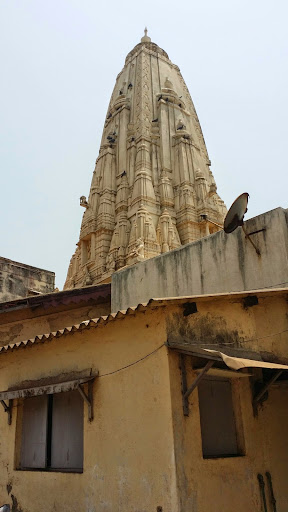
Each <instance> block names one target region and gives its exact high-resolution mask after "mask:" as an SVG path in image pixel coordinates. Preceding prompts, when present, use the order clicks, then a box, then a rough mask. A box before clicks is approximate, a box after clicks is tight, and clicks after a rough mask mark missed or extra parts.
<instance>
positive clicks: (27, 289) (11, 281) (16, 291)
mask: <svg viewBox="0 0 288 512" xmlns="http://www.w3.org/2000/svg"><path fill="white" fill-rule="evenodd" d="M54 288H55V273H54V272H51V271H50V270H43V269H42V268H37V267H32V266H31V265H25V264H24V263H19V262H17V261H12V260H9V259H7V258H2V257H0V302H6V301H10V300H13V299H19V298H21V297H30V296H32V295H40V294H42V293H50V292H53V291H54Z"/></svg>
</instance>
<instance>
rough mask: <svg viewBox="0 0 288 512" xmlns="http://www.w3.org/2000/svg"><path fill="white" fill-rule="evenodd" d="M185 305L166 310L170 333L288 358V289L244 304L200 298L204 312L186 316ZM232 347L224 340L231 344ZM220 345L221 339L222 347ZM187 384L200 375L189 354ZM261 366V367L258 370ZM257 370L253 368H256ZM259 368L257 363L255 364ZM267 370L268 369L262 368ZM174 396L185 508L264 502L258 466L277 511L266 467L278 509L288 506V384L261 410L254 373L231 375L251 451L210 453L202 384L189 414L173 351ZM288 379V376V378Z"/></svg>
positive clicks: (244, 509)
mask: <svg viewBox="0 0 288 512" xmlns="http://www.w3.org/2000/svg"><path fill="white" fill-rule="evenodd" d="M184 307H185V306H182V307H179V306H178V307H177V306H174V307H171V308H169V313H168V315H167V329H168V339H171V340H174V341H179V342H180V341H182V342H183V340H184V339H185V341H186V343H189V342H190V343H191V344H197V343H199V344H202V346H204V347H205V346H207V348H213V345H214V348H215V349H218V347H217V346H215V344H216V342H217V340H218V343H219V340H221V339H222V343H223V344H222V349H223V351H225V348H226V350H227V348H228V349H229V348H230V349H231V348H234V349H237V348H242V349H244V350H246V351H249V350H254V351H257V352H258V351H259V352H260V353H262V354H263V356H265V355H266V356H270V357H271V356H272V355H273V357H276V358H277V357H279V358H280V359H282V361H283V360H285V359H286V360H287V358H288V337H287V335H288V320H287V318H288V317H287V302H286V298H285V296H284V297H283V298H279V299H276V298H275V300H271V298H270V299H265V300H259V304H258V305H257V306H253V307H250V308H244V307H243V302H242V301H240V302H239V301H237V302H233V301H223V300H215V301H214V302H213V304H212V303H211V301H204V300H203V301H199V302H197V309H198V313H197V314H191V315H189V316H186V317H184V316H183V310H184ZM224 347H225V348H224ZM219 350H221V347H220V348H219ZM186 369H187V379H188V387H189V385H190V384H191V383H192V382H193V380H194V379H195V378H196V377H197V375H198V374H197V373H196V372H195V371H193V369H192V362H191V357H190V356H186ZM254 372H255V371H254ZM250 373H251V372H250ZM252 373H253V370H252ZM260 377H261V373H260ZM170 383H171V400H172V404H173V428H174V443H175V459H176V468H177V469H176V471H177V485H178V489H179V500H180V510H181V512H191V510H193V511H194V510H195V511H197V512H231V511H232V510H233V511H237V512H248V511H249V512H250V511H258V510H259V511H262V510H264V509H263V508H262V507H263V503H262V499H261V496H260V490H259V482H258V479H257V474H258V473H261V474H262V475H263V476H264V481H265V484H266V485H265V492H266V499H267V510H268V512H273V510H274V509H273V507H272V502H271V497H270V494H269V489H268V485H267V479H266V476H265V473H266V472H267V471H269V472H270V473H271V476H272V483H273V490H274V495H275V499H276V506H277V512H287V510H288V488H287V478H288V464H287V461H288V437H287V432H288V409H287V400H288V386H286V383H285V382H282V383H280V384H276V383H275V385H273V387H272V388H271V390H270V391H269V394H268V399H267V400H266V401H264V402H263V403H262V404H261V405H260V406H259V407H258V414H257V415H256V416H254V411H253V406H252V398H253V392H252V385H251V381H250V379H249V378H232V379H231V383H232V392H233V405H234V414H235V419H236V426H237V434H238V436H237V437H238V445H239V447H240V449H241V452H242V453H244V456H236V457H226V458H215V459H212V458H211V459H204V458H203V455H202V439H201V426H200V412H199V402H198V391H197V389H195V390H194V391H193V393H192V394H191V395H190V397H189V409H190V414H189V416H188V417H186V416H184V414H183V408H182V400H181V398H182V397H181V375H180V371H179V354H178V353H177V352H175V351H174V352H171V354H170ZM287 384H288V381H287Z"/></svg>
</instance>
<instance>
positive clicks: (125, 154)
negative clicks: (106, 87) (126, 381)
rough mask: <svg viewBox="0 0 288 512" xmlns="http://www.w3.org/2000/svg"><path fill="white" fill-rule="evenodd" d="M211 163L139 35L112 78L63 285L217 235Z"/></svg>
mask: <svg viewBox="0 0 288 512" xmlns="http://www.w3.org/2000/svg"><path fill="white" fill-rule="evenodd" d="M210 165H211V162H210V160H209V156H208V153H207V149H206V145H205V141H204V137H203V134H202V130H201V126H200V123H199V120H198V117H197V114H196V110H195V107H194V105H193V102H192V99H191V96H190V94H189V91H188V88H187V86H186V84H185V82H184V79H183V77H182V75H181V73H180V69H179V68H178V66H176V65H175V64H173V63H172V62H171V61H170V59H169V57H168V55H167V53H166V52H165V51H164V50H162V49H161V48H159V46H157V44H155V43H153V42H151V39H150V37H148V36H147V30H146V29H145V35H144V37H142V39H141V42H140V43H139V44H137V45H136V46H135V48H133V50H132V51H131V52H130V53H129V54H128V55H127V57H126V61H125V65H124V68H123V70H122V71H121V72H120V73H119V75H118V76H117V79H116V85H115V87H114V90H113V93H112V97H111V100H110V104H109V107H108V111H107V116H106V119H105V123H104V129H103V135H102V140H101V146H100V150H99V156H98V158H97V160H96V165H95V170H94V172H93V178H92V183H91V189H90V194H89V197H88V200H87V199H86V197H85V196H82V197H81V198H80V204H81V206H83V207H84V208H85V212H84V215H83V220H82V225H81V231H80V239H79V242H78V244H77V245H78V247H77V249H76V252H75V254H74V255H73V256H72V259H71V262H70V266H69V270H68V275H67V279H66V283H65V288H74V287H81V286H86V285H91V284H97V283H101V282H107V281H109V280H110V276H111V274H112V273H113V272H114V271H115V270H118V269H120V268H122V267H124V266H129V265H132V264H133V263H136V262H138V261H142V260H144V259H148V258H151V257H153V256H157V255H159V254H161V253H165V252H168V251H170V250H171V249H175V248H177V247H179V246H181V245H184V244H187V243H188V242H192V241H194V240H197V239H199V238H201V237H205V236H207V235H209V234H211V233H214V232H216V231H218V230H220V229H222V227H223V219H224V217H225V214H226V207H225V205H224V203H223V201H222V199H220V197H219V196H218V194H217V187H216V183H215V180H214V177H213V174H212V172H211V170H210Z"/></svg>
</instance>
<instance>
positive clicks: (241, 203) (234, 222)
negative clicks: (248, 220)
mask: <svg viewBox="0 0 288 512" xmlns="http://www.w3.org/2000/svg"><path fill="white" fill-rule="evenodd" d="M248 197H249V194H248V192H244V193H243V194H241V196H239V197H237V199H235V201H234V203H233V204H232V205H231V206H230V209H229V210H228V212H227V215H226V217H225V220H224V231H225V233H232V232H233V231H235V229H236V228H238V226H241V227H242V229H243V232H244V234H245V238H248V240H249V242H250V243H251V244H252V245H253V247H254V249H255V251H256V253H257V254H258V256H261V253H260V251H259V249H258V247H256V245H255V244H254V242H253V240H251V238H250V235H254V234H256V233H258V232H259V231H253V233H247V231H246V229H245V228H244V224H243V219H244V215H245V213H246V212H247V204H248ZM260 231H261V230H260Z"/></svg>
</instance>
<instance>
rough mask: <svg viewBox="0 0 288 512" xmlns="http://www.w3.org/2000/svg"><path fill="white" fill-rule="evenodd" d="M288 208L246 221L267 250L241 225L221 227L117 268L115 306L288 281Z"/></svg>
mask: <svg viewBox="0 0 288 512" xmlns="http://www.w3.org/2000/svg"><path fill="white" fill-rule="evenodd" d="M287 223H288V210H284V209H283V208H276V209H275V210H271V211H269V212H266V213H263V214H261V215H259V216H257V217H254V218H252V219H249V220H248V221H246V222H245V229H246V231H247V232H248V233H251V232H255V231H259V232H258V233H256V234H253V235H251V238H252V240H253V242H254V243H255V245H256V246H257V247H258V248H259V250H260V253H261V255H260V256H258V255H257V253H256V251H255V249H254V247H253V246H252V244H251V243H250V242H249V240H247V239H246V238H245V235H244V232H243V230H242V229H241V228H237V229H236V231H234V232H233V233H231V234H229V235H227V234H225V233H224V231H219V232H217V233H215V234H213V235H210V236H207V237H206V238H202V239H200V240H197V241H196V242H193V243H190V244H187V245H185V246H184V247H181V248H179V249H175V250H173V251H170V252H168V253H166V254H162V255H160V256H157V257H155V258H151V259H149V260H146V261H144V262H141V263H138V264H137V265H134V266H131V267H127V268H125V269H123V270H120V271H118V272H115V273H114V274H113V276H112V289H111V292H112V304H111V306H112V311H114V312H115V311H118V310H120V309H126V308H128V307H129V306H135V305H136V304H139V303H141V302H145V301H147V300H149V299H150V298H152V297H154V298H156V297H178V296H185V295H199V294H207V293H208V294H209V293H221V292H231V291H243V290H254V289H261V288H274V287H275V288H281V287H285V286H287V285H288V227H287Z"/></svg>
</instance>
